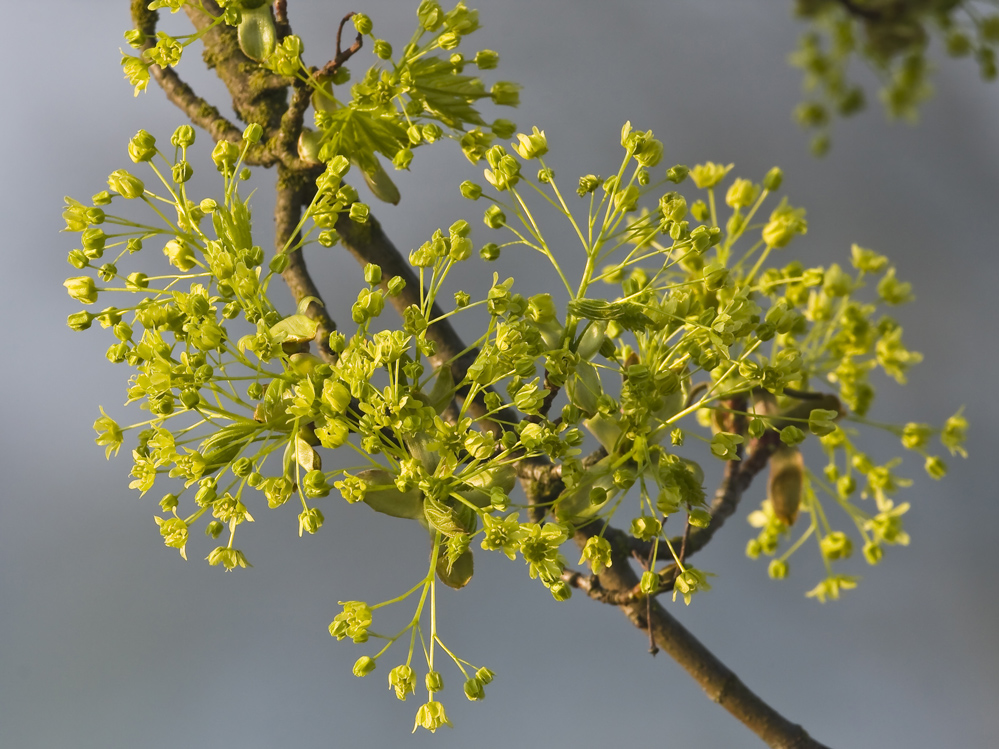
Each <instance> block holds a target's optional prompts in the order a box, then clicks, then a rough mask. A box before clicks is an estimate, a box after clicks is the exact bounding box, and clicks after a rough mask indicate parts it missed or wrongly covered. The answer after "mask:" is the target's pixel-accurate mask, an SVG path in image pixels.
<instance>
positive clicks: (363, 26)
mask: <svg viewBox="0 0 999 749" xmlns="http://www.w3.org/2000/svg"><path fill="white" fill-rule="evenodd" d="M350 20H351V21H353V22H354V28H355V29H357V33H358V34H363V35H365V36H366V35H368V34H370V33H371V29H373V28H374V23H373V22H372V20H371V18H370V17H368V16H367V15H365V14H364V13H355V14H354V16H353V18H351V19H350Z"/></svg>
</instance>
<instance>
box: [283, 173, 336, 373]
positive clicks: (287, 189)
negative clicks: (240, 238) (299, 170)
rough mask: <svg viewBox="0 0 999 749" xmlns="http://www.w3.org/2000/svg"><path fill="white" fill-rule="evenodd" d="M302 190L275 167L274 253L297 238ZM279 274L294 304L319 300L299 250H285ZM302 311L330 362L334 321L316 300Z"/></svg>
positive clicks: (321, 349)
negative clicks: (315, 326) (314, 324)
mask: <svg viewBox="0 0 999 749" xmlns="http://www.w3.org/2000/svg"><path fill="white" fill-rule="evenodd" d="M303 193H304V188H303V185H302V180H301V179H298V178H296V175H292V174H289V173H288V170H287V169H286V168H285V167H283V166H279V167H278V185H277V196H276V200H275V202H274V224H275V226H274V251H275V252H281V251H282V250H283V248H284V247H285V245H286V244H288V241H289V240H292V244H295V242H297V241H298V237H297V236H294V235H295V229H296V228H297V227H298V222H299V221H301V219H302V203H303ZM281 277H282V278H283V279H284V282H285V283H286V284H287V285H288V289H289V290H290V291H291V295H292V297H294V299H295V303H296V304H297V303H299V302H301V301H302V300H303V299H305V298H307V297H310V296H311V297H315V298H316V299H320V300H321V299H322V296H321V295H320V293H319V288H318V287H317V286H316V284H315V282H314V281H313V280H312V276H310V275H309V271H308V269H307V268H306V267H305V257H304V256H303V255H302V251H301V250H295V251H294V252H289V253H288V267H287V268H285V270H284V272H283V273H282V274H281ZM305 313H306V314H307V315H308V316H309V317H311V318H312V319H313V320H315V321H316V322H318V323H319V330H318V331H317V332H316V346H317V348H318V349H319V355H320V356H321V357H322V358H323V360H324V361H326V362H328V363H330V364H332V363H333V362H335V361H336V356H335V355H334V353H333V352H332V351H331V350H330V344H329V340H330V333H332V332H333V331H334V330H336V323H335V322H333V318H331V317H330V316H329V313H328V312H327V311H326V307H325V306H324V305H322V304H317V303H316V302H310V303H309V306H308V307H307V308H306V311H305Z"/></svg>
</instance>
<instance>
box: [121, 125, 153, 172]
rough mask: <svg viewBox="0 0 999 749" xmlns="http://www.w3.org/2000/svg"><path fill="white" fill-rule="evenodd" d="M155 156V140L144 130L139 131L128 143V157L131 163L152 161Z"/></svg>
mask: <svg viewBox="0 0 999 749" xmlns="http://www.w3.org/2000/svg"><path fill="white" fill-rule="evenodd" d="M155 155H156V138H154V137H153V136H152V135H150V134H149V133H148V132H146V131H145V130H140V131H139V132H137V133H136V134H135V135H133V136H132V139H131V140H130V141H129V142H128V157H129V158H130V159H131V160H132V161H133V163H136V164H138V163H139V162H140V161H152V159H153V156H155Z"/></svg>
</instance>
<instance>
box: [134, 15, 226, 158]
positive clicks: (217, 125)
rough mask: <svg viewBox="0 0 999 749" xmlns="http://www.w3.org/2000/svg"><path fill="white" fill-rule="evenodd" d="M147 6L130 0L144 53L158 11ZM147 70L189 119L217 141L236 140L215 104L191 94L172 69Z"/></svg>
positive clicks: (154, 30)
mask: <svg viewBox="0 0 999 749" xmlns="http://www.w3.org/2000/svg"><path fill="white" fill-rule="evenodd" d="M147 5H148V3H147V2H144V0H133V2H132V22H133V23H134V24H135V28H136V29H138V30H139V31H141V32H142V33H143V34H144V35H145V37H146V41H145V43H143V45H142V46H141V47H140V48H139V49H140V52H145V51H146V50H147V49H150V48H152V47H153V46H154V42H153V40H154V39H155V37H156V22H157V20H159V11H155V10H148V9H147V8H146V6H147ZM149 71H150V73H152V76H153V78H155V79H156V82H157V83H158V84H159V85H160V88H162V89H163V93H164V94H166V97H167V99H168V100H169V101H170V102H172V103H173V104H175V105H176V106H177V107H178V108H179V109H181V111H183V112H184V114H186V115H187V116H188V117H189V118H190V120H191V122H193V123H194V124H195V125H197V126H198V127H200V128H202V129H203V130H205V131H206V132H208V133H209V134H210V135H211V136H212V139H213V140H215V142H216V143H217V142H218V141H220V140H231V141H238V140H239V139H240V137H241V136H242V131H241V130H240V129H239V128H237V127H236V126H235V125H234V124H232V123H231V122H230V121H229V120H228V119H226V118H225V117H223V116H222V114H221V113H220V112H219V110H218V108H217V107H214V106H212V105H211V104H209V103H208V102H207V101H205V100H204V99H202V98H201V97H200V96H198V95H197V94H196V93H194V90H193V89H192V88H191V87H190V86H189V85H187V83H185V82H184V81H183V80H181V78H180V76H179V75H177V72H176V71H175V70H174V69H173V68H162V67H160V66H159V65H152V66H150V68H149Z"/></svg>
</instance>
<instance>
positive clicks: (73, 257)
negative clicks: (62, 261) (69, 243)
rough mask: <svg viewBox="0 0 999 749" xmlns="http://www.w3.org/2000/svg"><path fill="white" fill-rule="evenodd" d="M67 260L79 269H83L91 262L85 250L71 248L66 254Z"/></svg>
mask: <svg viewBox="0 0 999 749" xmlns="http://www.w3.org/2000/svg"><path fill="white" fill-rule="evenodd" d="M66 262H67V263H69V264H70V265H72V266H73V267H74V268H76V269H78V270H83V269H84V268H86V267H87V266H88V265H89V264H90V260H89V259H88V258H87V256H86V254H84V252H83V250H70V252H69V254H68V255H67V256H66Z"/></svg>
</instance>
